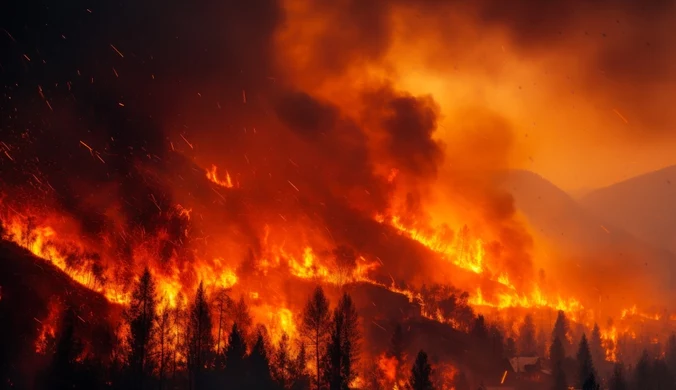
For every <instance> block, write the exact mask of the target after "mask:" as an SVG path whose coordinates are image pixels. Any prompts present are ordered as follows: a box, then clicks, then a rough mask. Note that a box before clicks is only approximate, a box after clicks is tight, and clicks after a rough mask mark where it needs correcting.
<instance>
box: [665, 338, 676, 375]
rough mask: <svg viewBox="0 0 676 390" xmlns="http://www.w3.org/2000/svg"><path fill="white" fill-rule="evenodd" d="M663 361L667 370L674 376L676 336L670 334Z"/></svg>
mask: <svg viewBox="0 0 676 390" xmlns="http://www.w3.org/2000/svg"><path fill="white" fill-rule="evenodd" d="M664 359H665V361H666V363H667V366H669V370H670V371H671V373H672V374H673V375H676V334H674V333H672V334H671V336H669V340H668V341H667V346H666V351H665V353H664Z"/></svg>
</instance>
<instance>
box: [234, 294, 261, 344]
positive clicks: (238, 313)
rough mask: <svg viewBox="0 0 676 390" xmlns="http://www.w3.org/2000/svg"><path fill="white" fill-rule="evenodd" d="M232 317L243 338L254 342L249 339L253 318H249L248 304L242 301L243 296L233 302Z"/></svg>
mask: <svg viewBox="0 0 676 390" xmlns="http://www.w3.org/2000/svg"><path fill="white" fill-rule="evenodd" d="M232 319H233V321H234V322H235V323H237V327H238V328H239V331H240V332H241V334H242V336H244V340H247V341H248V342H252V343H254V342H255V341H256V340H255V339H254V340H250V338H251V337H250V336H251V327H252V325H253V320H252V319H251V314H250V313H249V306H248V305H247V304H246V301H244V297H243V296H240V297H239V301H237V303H234V305H233V307H232Z"/></svg>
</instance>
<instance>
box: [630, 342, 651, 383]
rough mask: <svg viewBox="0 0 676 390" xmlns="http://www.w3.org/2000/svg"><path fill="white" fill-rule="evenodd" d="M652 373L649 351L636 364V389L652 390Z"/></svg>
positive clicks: (644, 352)
mask: <svg viewBox="0 0 676 390" xmlns="http://www.w3.org/2000/svg"><path fill="white" fill-rule="evenodd" d="M651 371H652V370H651V367H650V357H649V356H648V351H646V350H644V351H643V354H641V358H640V359H639V360H638V363H636V367H635V368H634V379H633V387H634V389H648V388H650V383H651V380H650V379H651V375H652V373H651Z"/></svg>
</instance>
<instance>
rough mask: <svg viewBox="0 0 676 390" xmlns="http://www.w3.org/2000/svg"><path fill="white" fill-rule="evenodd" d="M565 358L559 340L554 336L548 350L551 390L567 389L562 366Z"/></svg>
mask: <svg viewBox="0 0 676 390" xmlns="http://www.w3.org/2000/svg"><path fill="white" fill-rule="evenodd" d="M565 358H566V353H565V351H564V350H563V345H562V344H561V340H559V338H558V336H555V337H554V341H553V342H552V346H551V347H550V348H549V359H550V361H551V365H552V378H553V380H554V384H553V387H552V390H566V389H567V388H568V385H567V380H566V373H565V371H564V366H563V364H564V360H565Z"/></svg>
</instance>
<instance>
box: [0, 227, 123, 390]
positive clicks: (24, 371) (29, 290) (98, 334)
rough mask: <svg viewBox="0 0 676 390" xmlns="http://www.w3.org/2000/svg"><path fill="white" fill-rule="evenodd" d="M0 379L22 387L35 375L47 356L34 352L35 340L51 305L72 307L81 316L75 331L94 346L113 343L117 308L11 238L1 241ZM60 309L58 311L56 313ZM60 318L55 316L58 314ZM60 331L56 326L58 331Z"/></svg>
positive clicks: (96, 347)
mask: <svg viewBox="0 0 676 390" xmlns="http://www.w3.org/2000/svg"><path fill="white" fill-rule="evenodd" d="M0 263H2V272H0V319H2V320H1V321H0V345H1V346H2V348H0V378H1V379H2V383H3V384H5V383H14V384H15V385H17V386H18V388H30V387H31V384H30V383H23V382H22V379H23V380H26V379H27V378H32V379H35V376H36V374H37V373H39V371H40V370H41V369H42V368H44V366H45V364H46V363H47V361H46V360H45V359H43V357H42V356H39V355H37V354H36V353H35V348H36V347H35V340H36V339H37V337H38V335H39V332H40V331H41V330H42V329H43V327H44V326H45V325H50V324H52V322H53V324H52V325H54V326H55V327H58V325H59V321H58V319H57V318H54V319H53V320H52V321H50V320H49V318H50V314H52V315H53V313H51V311H50V308H51V307H52V306H53V305H57V306H58V307H59V308H63V307H71V308H73V309H74V310H75V313H76V315H77V316H78V317H79V319H80V321H81V325H80V324H78V326H77V330H76V332H77V333H78V334H79V337H82V338H83V339H85V340H89V342H90V344H89V347H90V348H91V350H92V351H97V350H105V349H107V348H109V347H110V346H109V345H105V344H106V341H105V340H106V337H105V335H106V334H108V331H109V329H110V327H109V324H111V323H113V322H111V321H109V320H108V318H107V317H108V316H111V315H113V316H114V315H116V314H117V313H119V308H116V307H115V306H113V305H111V304H109V303H108V302H107V301H106V300H105V299H103V297H102V296H100V295H99V294H97V293H94V292H92V291H90V290H88V289H86V288H84V287H82V286H80V285H78V284H77V283H74V282H72V281H71V280H70V279H69V278H68V277H67V276H66V275H65V274H64V273H63V272H61V271H60V270H59V269H57V268H55V267H54V266H52V265H51V264H49V263H47V262H46V261H43V260H42V259H39V258H36V257H34V256H33V255H32V254H31V253H30V252H28V251H26V250H24V249H23V248H20V247H18V246H17V245H15V244H13V243H9V242H7V241H4V240H0ZM58 314H59V313H58V312H57V313H56V315H57V316H58ZM55 317H56V316H55ZM55 331H56V332H58V330H55Z"/></svg>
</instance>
